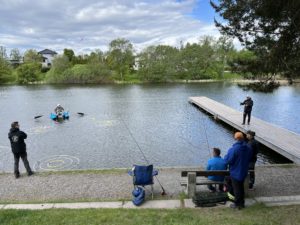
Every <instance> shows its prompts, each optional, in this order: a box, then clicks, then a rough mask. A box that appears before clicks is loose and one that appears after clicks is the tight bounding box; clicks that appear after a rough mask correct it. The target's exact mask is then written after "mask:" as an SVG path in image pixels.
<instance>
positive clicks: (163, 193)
mask: <svg viewBox="0 0 300 225" xmlns="http://www.w3.org/2000/svg"><path fill="white" fill-rule="evenodd" d="M120 119H121V121H122V122H123V124H124V126H125V127H126V129H127V130H128V133H129V134H130V136H131V138H132V140H133V141H134V142H135V144H136V145H137V147H138V149H139V150H140V152H141V153H142V155H143V157H144V159H145V161H146V162H147V163H148V164H150V162H149V161H148V159H147V158H146V156H145V154H144V152H143V151H142V149H141V147H140V145H139V143H138V142H137V141H136V139H135V138H134V136H133V134H132V133H131V131H130V129H129V127H128V126H127V124H126V123H125V121H124V120H123V118H122V117H120ZM154 177H155V178H156V180H157V182H158V183H159V185H160V187H161V189H162V192H161V195H166V191H165V189H164V187H163V186H162V184H161V183H160V181H159V179H158V178H157V176H154Z"/></svg>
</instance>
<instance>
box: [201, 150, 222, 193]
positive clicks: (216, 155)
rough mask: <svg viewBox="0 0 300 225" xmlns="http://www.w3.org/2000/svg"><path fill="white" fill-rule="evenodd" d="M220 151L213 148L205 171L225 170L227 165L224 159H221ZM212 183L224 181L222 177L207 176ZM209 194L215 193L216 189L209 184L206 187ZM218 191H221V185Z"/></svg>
mask: <svg viewBox="0 0 300 225" xmlns="http://www.w3.org/2000/svg"><path fill="white" fill-rule="evenodd" d="M220 155H221V150H220V149H219V148H213V157H212V158H211V159H209V160H208V162H207V167H206V170H207V171H209V170H227V164H226V162H225V160H224V159H222V158H221V156H220ZM207 178H208V179H209V180H212V181H220V182H223V181H224V176H208V177H207ZM207 187H208V189H209V190H210V191H211V192H215V191H216V188H215V187H213V186H212V185H211V184H209V185H207ZM219 191H220V192H222V191H223V184H219Z"/></svg>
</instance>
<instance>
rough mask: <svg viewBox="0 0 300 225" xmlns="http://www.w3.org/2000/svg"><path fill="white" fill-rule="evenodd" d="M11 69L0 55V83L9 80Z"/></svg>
mask: <svg viewBox="0 0 300 225" xmlns="http://www.w3.org/2000/svg"><path fill="white" fill-rule="evenodd" d="M11 74H12V70H11V68H10V66H9V64H8V62H7V61H6V60H5V59H4V58H2V57H1V56H0V84H3V83H6V82H8V81H10V80H11Z"/></svg>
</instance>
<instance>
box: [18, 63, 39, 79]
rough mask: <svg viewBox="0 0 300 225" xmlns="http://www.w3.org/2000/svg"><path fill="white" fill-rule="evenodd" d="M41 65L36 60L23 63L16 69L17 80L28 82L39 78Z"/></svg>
mask: <svg viewBox="0 0 300 225" xmlns="http://www.w3.org/2000/svg"><path fill="white" fill-rule="evenodd" d="M41 68H42V65H41V64H40V63H37V62H31V63H24V64H22V65H20V66H19V67H18V69H17V77H18V78H17V81H18V83H19V84H28V83H31V82H36V81H38V80H39V75H40V73H41Z"/></svg>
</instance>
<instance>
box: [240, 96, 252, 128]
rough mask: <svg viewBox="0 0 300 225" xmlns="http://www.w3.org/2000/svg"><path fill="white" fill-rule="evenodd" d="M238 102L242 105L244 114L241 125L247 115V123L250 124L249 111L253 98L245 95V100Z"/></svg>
mask: <svg viewBox="0 0 300 225" xmlns="http://www.w3.org/2000/svg"><path fill="white" fill-rule="evenodd" d="M240 104H241V105H244V114H243V123H242V125H244V124H245V122H246V117H247V116H248V125H250V120H251V111H252V107H253V100H252V99H251V97H250V96H247V98H246V100H245V101H243V102H241V103H240Z"/></svg>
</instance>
